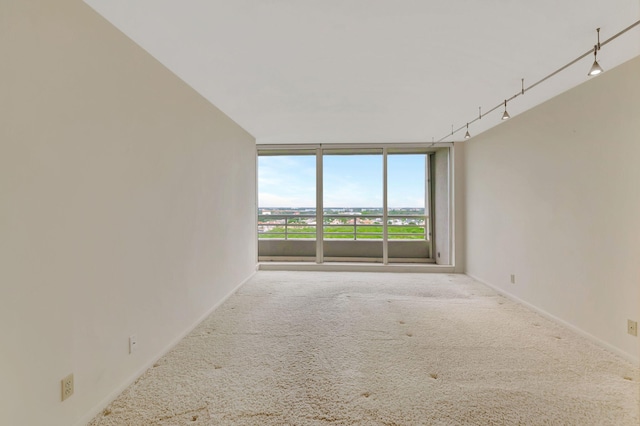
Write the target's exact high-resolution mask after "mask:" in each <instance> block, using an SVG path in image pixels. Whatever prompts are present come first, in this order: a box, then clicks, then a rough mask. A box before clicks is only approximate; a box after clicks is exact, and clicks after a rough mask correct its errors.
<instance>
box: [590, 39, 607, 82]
mask: <svg viewBox="0 0 640 426" xmlns="http://www.w3.org/2000/svg"><path fill="white" fill-rule="evenodd" d="M602 71H604V70H603V69H602V67H601V66H600V64H599V63H598V45H597V44H596V45H595V46H593V65H591V69H590V70H589V74H587V75H590V76H594V75H598V74H600V73H601V72H602Z"/></svg>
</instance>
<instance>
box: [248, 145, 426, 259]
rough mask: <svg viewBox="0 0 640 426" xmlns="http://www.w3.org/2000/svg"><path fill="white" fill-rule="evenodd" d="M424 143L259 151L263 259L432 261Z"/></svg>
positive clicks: (260, 244) (259, 209) (259, 241)
mask: <svg viewBox="0 0 640 426" xmlns="http://www.w3.org/2000/svg"><path fill="white" fill-rule="evenodd" d="M432 158H433V152H432V151H429V150H428V149H426V148H418V149H416V148H413V149H410V150H407V149H398V148H395V147H394V148H386V147H382V148H378V147H349V148H333V147H332V148H323V147H322V146H316V147H314V148H313V149H310V148H306V149H302V148H286V149H285V148H272V149H264V150H259V151H258V194H259V195H258V256H259V260H261V261H270V260H287V261H314V262H317V263H323V262H344V261H346V262H377V263H390V262H391V263H398V262H405V263H406V262H432V261H433V259H432V255H431V253H432V251H433V250H432V248H433V247H432V232H431V230H432V219H433V218H432V217H431V216H432V215H431V210H432V208H431V206H432V200H431V185H432V179H431V169H432V167H431V163H432Z"/></svg>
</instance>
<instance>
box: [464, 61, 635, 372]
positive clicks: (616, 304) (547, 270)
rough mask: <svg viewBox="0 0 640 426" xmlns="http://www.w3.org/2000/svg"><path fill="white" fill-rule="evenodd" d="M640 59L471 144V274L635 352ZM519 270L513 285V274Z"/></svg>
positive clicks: (627, 352) (468, 210) (468, 207)
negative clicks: (630, 327)
mask: <svg viewBox="0 0 640 426" xmlns="http://www.w3.org/2000/svg"><path fill="white" fill-rule="evenodd" d="M638 76H640V57H637V58H635V59H633V60H631V61H629V62H627V63H625V64H623V65H621V66H619V67H617V68H616V69H612V70H609V71H608V72H606V73H604V74H602V75H601V76H598V77H597V78H593V79H590V80H588V81H587V82H585V83H584V84H582V85H580V86H578V87H576V88H574V89H572V90H570V91H568V92H566V93H564V94H562V95H560V96H558V97H556V98H554V99H551V100H550V101H548V102H546V103H544V104H542V105H540V106H538V107H537V108H534V109H533V110H530V111H528V112H526V113H524V114H522V115H520V116H517V117H514V118H513V119H511V120H509V121H507V122H505V123H503V124H500V125H499V126H497V127H495V128H494V129H492V130H490V131H487V132H485V133H483V134H481V135H479V136H478V137H475V138H473V139H471V140H470V141H469V142H468V143H467V146H466V149H465V152H466V156H465V157H466V158H465V163H466V177H465V183H466V194H467V195H466V238H467V243H466V256H467V257H466V262H467V263H466V265H467V272H468V274H470V275H472V276H474V277H476V278H479V279H480V280H482V281H484V282H486V283H487V284H489V285H492V286H495V287H496V288H498V289H499V290H501V291H503V292H505V293H508V294H510V295H512V296H514V297H516V298H519V299H521V300H522V301H524V302H526V303H529V304H531V305H533V306H535V307H536V308H538V309H539V310H542V311H544V312H546V313H548V314H550V315H552V316H555V317H556V318H558V319H560V320H562V321H564V322H566V323H568V324H569V325H571V326H573V327H575V328H576V329H578V330H580V331H582V332H583V333H586V334H588V335H590V336H592V337H594V338H595V339H598V340H600V341H601V342H603V343H605V344H606V345H609V346H610V348H612V349H613V350H614V351H616V352H618V353H619V354H622V355H623V356H625V357H626V358H629V359H631V360H635V361H637V360H638V359H639V354H640V351H639V345H638V338H636V337H632V336H630V335H628V334H627V319H634V320H636V321H637V320H640V267H639V266H638V260H639V259H640V237H639V236H640V220H639V218H640V190H639V189H638V185H639V184H640V167H639V164H640V163H639V161H640V119H639V117H640V84H639V82H640V80H639V77H638ZM511 274H515V278H516V282H515V284H511V283H510V275H511Z"/></svg>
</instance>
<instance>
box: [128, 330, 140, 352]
mask: <svg viewBox="0 0 640 426" xmlns="http://www.w3.org/2000/svg"><path fill="white" fill-rule="evenodd" d="M137 346H138V337H137V336H136V335H135V334H133V335H131V336H129V353H130V354H132V353H134V352H135V351H136V349H137Z"/></svg>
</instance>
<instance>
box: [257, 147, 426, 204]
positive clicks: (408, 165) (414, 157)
mask: <svg viewBox="0 0 640 426" xmlns="http://www.w3.org/2000/svg"><path fill="white" fill-rule="evenodd" d="M323 163H324V170H323V173H324V182H323V185H324V207H325V208H330V207H379V208H381V207H382V155H325V156H324V157H323ZM424 165H425V154H402V155H401V154H395V155H389V156H388V162H387V176H388V192H389V207H392V208H393V207H424V187H425V184H424V179H425V170H424ZM315 180H316V158H315V156H314V155H292V156H260V157H258V207H315V204H316V203H315V200H316V185H315Z"/></svg>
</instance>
